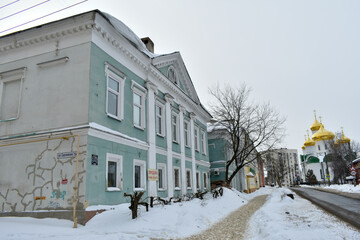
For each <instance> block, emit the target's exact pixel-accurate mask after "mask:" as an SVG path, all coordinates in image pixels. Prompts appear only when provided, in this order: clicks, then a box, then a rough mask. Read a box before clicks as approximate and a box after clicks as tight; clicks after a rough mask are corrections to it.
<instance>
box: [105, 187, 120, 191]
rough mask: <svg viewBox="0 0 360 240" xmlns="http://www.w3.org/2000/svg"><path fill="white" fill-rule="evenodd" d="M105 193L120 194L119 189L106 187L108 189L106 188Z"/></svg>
mask: <svg viewBox="0 0 360 240" xmlns="http://www.w3.org/2000/svg"><path fill="white" fill-rule="evenodd" d="M106 191H107V192H120V191H121V189H120V188H117V187H108V188H106Z"/></svg>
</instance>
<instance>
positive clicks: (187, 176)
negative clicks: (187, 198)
mask: <svg viewBox="0 0 360 240" xmlns="http://www.w3.org/2000/svg"><path fill="white" fill-rule="evenodd" d="M186 183H187V187H191V181H190V171H187V172H186Z"/></svg>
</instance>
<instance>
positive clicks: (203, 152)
mask: <svg viewBox="0 0 360 240" xmlns="http://www.w3.org/2000/svg"><path fill="white" fill-rule="evenodd" d="M200 141H201V147H202V154H204V155H206V136H205V132H204V131H203V130H201V131H200Z"/></svg>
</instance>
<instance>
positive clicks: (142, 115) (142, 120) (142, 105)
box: [132, 87, 146, 130]
mask: <svg viewBox="0 0 360 240" xmlns="http://www.w3.org/2000/svg"><path fill="white" fill-rule="evenodd" d="M134 94H137V95H139V96H140V98H141V102H140V105H138V104H135V102H134ZM132 96H133V105H132V106H133V124H134V127H136V128H140V129H142V130H144V129H145V98H146V93H145V92H143V91H140V90H139V89H138V88H136V87H134V88H133V95H132ZM135 106H136V107H139V108H140V125H137V124H136V123H135V118H134V109H135V108H134V107H135Z"/></svg>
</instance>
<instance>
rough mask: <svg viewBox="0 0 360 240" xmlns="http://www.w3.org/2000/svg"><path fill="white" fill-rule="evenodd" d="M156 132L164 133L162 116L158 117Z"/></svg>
mask: <svg viewBox="0 0 360 240" xmlns="http://www.w3.org/2000/svg"><path fill="white" fill-rule="evenodd" d="M156 132H157V133H158V134H162V132H161V118H160V117H156Z"/></svg>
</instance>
